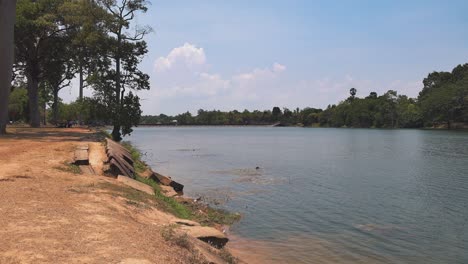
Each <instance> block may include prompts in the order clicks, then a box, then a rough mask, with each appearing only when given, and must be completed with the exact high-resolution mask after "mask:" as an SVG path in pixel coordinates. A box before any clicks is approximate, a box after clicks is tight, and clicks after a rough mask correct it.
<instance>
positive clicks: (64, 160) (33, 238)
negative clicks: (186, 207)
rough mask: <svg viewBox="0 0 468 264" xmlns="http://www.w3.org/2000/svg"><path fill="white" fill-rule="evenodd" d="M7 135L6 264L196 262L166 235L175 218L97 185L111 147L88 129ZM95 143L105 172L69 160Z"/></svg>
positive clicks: (2, 228) (0, 199) (2, 215)
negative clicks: (78, 170)
mask: <svg viewBox="0 0 468 264" xmlns="http://www.w3.org/2000/svg"><path fill="white" fill-rule="evenodd" d="M9 132H10V134H9V135H7V136H2V137H0V263H193V262H194V260H193V254H192V253H191V252H190V251H189V250H185V249H181V248H179V247H174V246H171V245H170V244H169V243H167V242H166V241H165V240H164V239H163V238H162V236H161V229H162V228H163V226H165V225H167V224H168V223H170V221H171V220H172V218H173V216H171V215H168V214H165V213H163V212H160V211H158V210H156V209H154V208H145V207H139V206H134V205H132V204H129V203H126V201H125V199H123V198H122V197H117V196H115V195H112V193H111V192H108V191H105V190H102V189H101V188H98V187H99V186H101V185H105V184H106V183H112V184H114V183H115V184H118V183H116V181H115V180H114V179H113V178H110V177H106V176H98V175H99V174H102V164H103V160H104V159H105V153H104V147H103V145H102V143H100V142H99V141H98V140H97V137H96V135H95V134H93V133H92V132H90V131H88V130H87V129H80V128H68V129H55V128H41V129H31V128H17V129H14V128H10V129H9ZM83 142H88V143H89V146H90V163H91V165H92V166H93V168H94V170H95V171H96V173H97V174H98V175H83V174H74V173H73V171H72V170H69V166H68V163H69V162H71V161H72V160H73V150H74V148H75V146H77V145H78V144H80V143H83Z"/></svg>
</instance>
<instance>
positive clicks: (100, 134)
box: [96, 129, 112, 140]
mask: <svg viewBox="0 0 468 264" xmlns="http://www.w3.org/2000/svg"><path fill="white" fill-rule="evenodd" d="M96 135H97V136H98V138H99V140H104V139H105V138H110V139H112V135H111V134H110V133H109V132H107V130H104V129H101V130H98V131H97V133H96Z"/></svg>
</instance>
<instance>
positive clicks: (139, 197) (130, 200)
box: [97, 182, 154, 205]
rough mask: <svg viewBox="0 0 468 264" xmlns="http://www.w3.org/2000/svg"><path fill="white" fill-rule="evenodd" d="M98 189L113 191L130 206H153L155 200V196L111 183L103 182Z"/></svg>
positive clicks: (113, 193) (112, 192)
mask: <svg viewBox="0 0 468 264" xmlns="http://www.w3.org/2000/svg"><path fill="white" fill-rule="evenodd" d="M97 187H98V188H100V189H105V190H108V191H111V194H112V195H117V196H120V197H122V198H125V199H126V200H127V201H126V203H127V204H129V205H139V204H142V203H143V204H151V203H152V201H153V200H154V198H153V196H151V195H149V194H146V193H144V192H140V191H138V190H135V189H133V188H130V187H127V186H120V185H117V184H113V183H109V182H103V183H99V184H98V186H97Z"/></svg>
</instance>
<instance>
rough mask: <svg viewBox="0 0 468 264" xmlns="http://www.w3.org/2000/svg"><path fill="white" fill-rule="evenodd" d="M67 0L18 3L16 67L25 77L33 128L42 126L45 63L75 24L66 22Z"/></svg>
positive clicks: (38, 0) (21, 0)
mask: <svg viewBox="0 0 468 264" xmlns="http://www.w3.org/2000/svg"><path fill="white" fill-rule="evenodd" d="M64 2H65V0H37V1H31V0H19V1H18V5H17V8H16V19H17V22H16V24H15V46H16V57H15V59H16V62H15V67H16V68H20V69H21V70H22V73H23V74H24V75H25V76H26V79H27V84H28V98H29V111H30V113H29V118H30V124H31V126H32V127H39V126H40V112H39V86H40V83H41V82H42V81H43V78H44V73H45V72H46V69H45V65H44V64H45V62H46V61H47V60H48V58H49V57H50V56H52V54H53V53H52V52H51V47H53V45H54V42H55V41H57V40H59V39H60V38H62V37H65V36H66V35H67V34H68V31H69V30H70V29H71V28H73V27H74V26H75V25H73V24H69V23H67V21H66V20H65V17H64V14H63V12H62V10H61V8H62V6H63V4H64Z"/></svg>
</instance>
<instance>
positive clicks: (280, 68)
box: [273, 62, 286, 72]
mask: <svg viewBox="0 0 468 264" xmlns="http://www.w3.org/2000/svg"><path fill="white" fill-rule="evenodd" d="M285 70H286V66H284V65H281V64H279V63H277V62H275V63H274V64H273V71H274V72H282V71H285Z"/></svg>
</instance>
